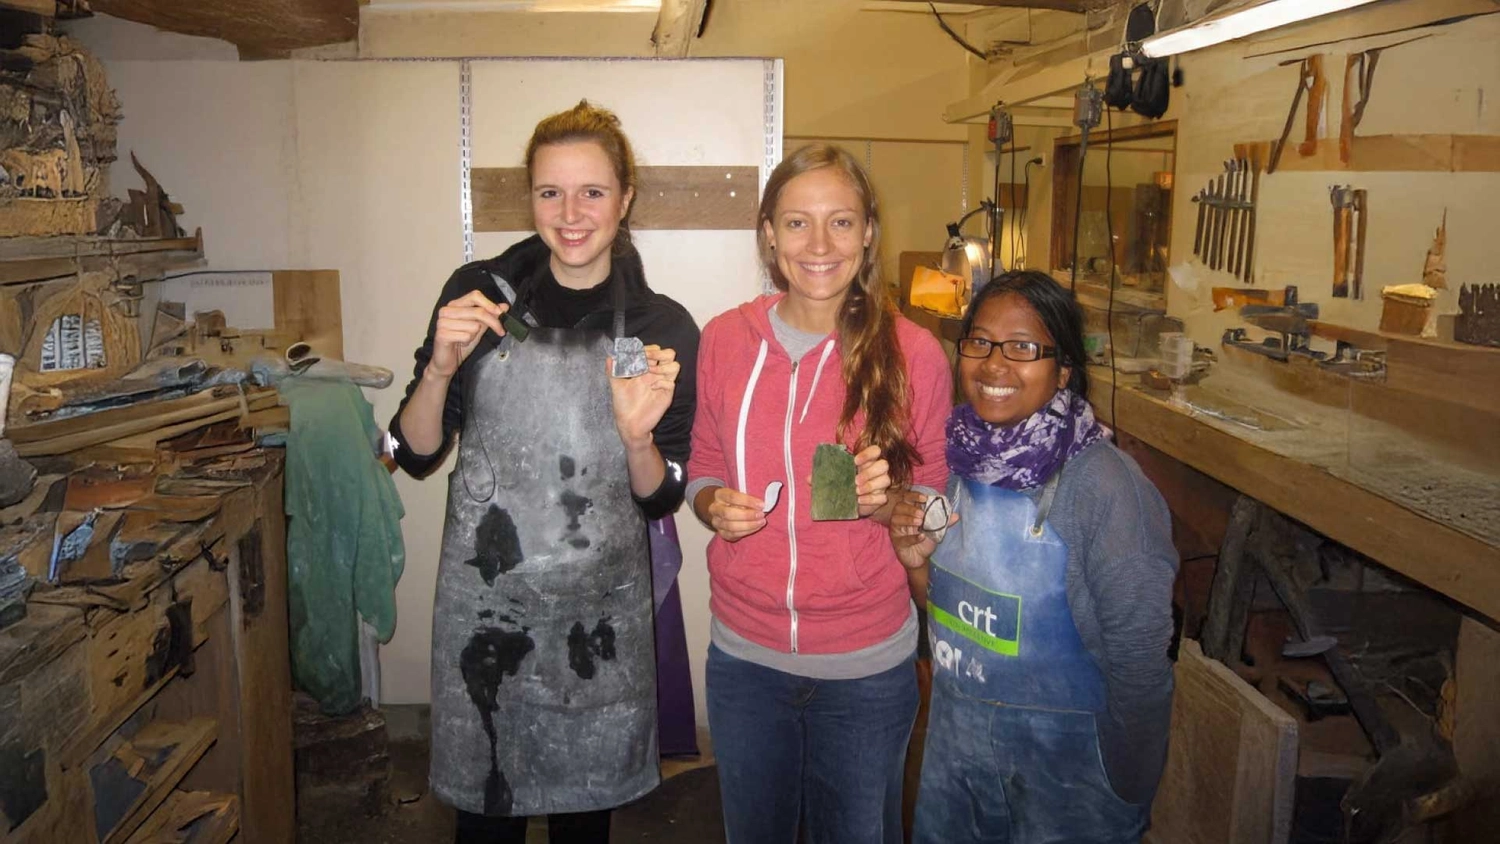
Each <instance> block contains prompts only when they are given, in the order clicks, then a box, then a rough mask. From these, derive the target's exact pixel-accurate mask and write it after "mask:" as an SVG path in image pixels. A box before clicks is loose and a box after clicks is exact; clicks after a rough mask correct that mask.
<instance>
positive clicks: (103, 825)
mask: <svg viewBox="0 0 1500 844" xmlns="http://www.w3.org/2000/svg"><path fill="white" fill-rule="evenodd" d="M217 735H218V724H217V722H215V721H214V719H212V718H194V719H192V720H191V721H188V722H186V723H181V724H177V723H171V722H162V721H153V722H151V723H150V724H147V725H146V726H144V727H142V728H141V729H140V730H139V731H138V732H136V733H135V734H134V735H131V736H129V737H128V738H124V737H122V738H119V739H111V740H110V741H109V742H106V743H105V744H104V746H103V747H101V748H100V751H99V753H98V754H96V756H95V757H94V760H93V763H92V764H90V765H89V784H90V787H91V789H92V791H93V798H94V801H93V802H94V805H95V806H96V807H97V808H96V809H95V811H94V833H95V834H96V835H97V836H98V838H99V841H100V844H120V842H123V841H125V840H126V838H127V836H130V834H131V833H132V832H135V831H136V829H137V828H138V827H140V826H141V825H142V824H143V823H145V821H146V819H147V818H148V817H150V816H151V815H152V814H153V813H154V812H155V811H156V809H157V807H158V806H161V805H162V803H163V802H164V801H165V800H166V799H167V798H168V797H169V796H170V795H171V794H172V790H173V789H174V788H175V787H176V786H177V784H178V783H179V782H181V781H182V778H183V777H185V776H187V773H188V771H189V770H191V769H192V767H193V765H195V764H197V762H198V760H199V759H201V758H202V757H203V754H204V753H206V752H207V751H208V747H209V745H211V744H213V743H214V740H215V738H216V737H217ZM132 795H133V796H132Z"/></svg>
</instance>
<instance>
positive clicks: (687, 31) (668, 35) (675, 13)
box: [651, 0, 708, 59]
mask: <svg viewBox="0 0 1500 844" xmlns="http://www.w3.org/2000/svg"><path fill="white" fill-rule="evenodd" d="M707 10H708V0H662V3H661V12H660V13H659V14H658V16H657V18H656V30H655V31H654V32H652V33H651V42H652V43H653V44H655V45H656V55H657V57H658V58H664V59H683V58H687V54H688V49H689V48H690V47H691V46H692V44H693V39H694V38H696V37H698V30H700V29H701V28H702V27H703V14H704V12H706V11H707Z"/></svg>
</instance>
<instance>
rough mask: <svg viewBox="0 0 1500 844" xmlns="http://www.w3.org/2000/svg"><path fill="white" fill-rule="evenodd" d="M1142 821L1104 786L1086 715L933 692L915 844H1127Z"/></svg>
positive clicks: (1095, 735) (1140, 813)
mask: <svg viewBox="0 0 1500 844" xmlns="http://www.w3.org/2000/svg"><path fill="white" fill-rule="evenodd" d="M1149 812H1150V806H1140V805H1137V804H1134V803H1127V802H1125V801H1124V800H1121V799H1120V798H1119V797H1118V796H1116V795H1115V792H1114V789H1113V788H1111V787H1110V784H1109V776H1108V774H1107V773H1106V772H1105V770H1104V758H1103V756H1101V755H1100V752H1099V731H1098V725H1097V723H1096V722H1095V720H1094V716H1093V715H1092V714H1091V713H1088V712H1072V711H1064V710H1055V709H1032V708H1028V707H1024V706H1007V705H1004V704H996V703H988V702H985V701H980V700H975V699H974V698H970V697H967V696H965V695H963V694H961V693H959V692H957V691H955V690H954V689H953V686H952V683H951V681H948V682H945V680H944V678H942V677H939V678H938V680H937V681H935V682H934V683H933V688H932V709H931V714H930V715H929V717H928V722H927V743H926V746H925V749H924V750H923V755H922V785H921V788H920V790H919V791H918V794H917V812H916V820H915V822H914V823H913V828H912V841H913V844H949V842H959V841H963V842H974V844H1082V842H1088V844H1127V842H1129V844H1134V842H1138V841H1140V840H1141V835H1142V833H1144V832H1145V830H1146V822H1147V820H1148V817H1149Z"/></svg>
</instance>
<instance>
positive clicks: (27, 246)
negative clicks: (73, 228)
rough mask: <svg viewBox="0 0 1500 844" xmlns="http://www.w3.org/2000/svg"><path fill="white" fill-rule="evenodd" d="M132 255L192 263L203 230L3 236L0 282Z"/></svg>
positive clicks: (164, 264) (166, 263) (167, 263)
mask: <svg viewBox="0 0 1500 844" xmlns="http://www.w3.org/2000/svg"><path fill="white" fill-rule="evenodd" d="M120 258H134V259H136V260H141V261H153V262H156V263H158V264H159V265H160V268H161V269H167V268H171V267H177V266H192V265H195V264H197V263H198V262H200V261H202V260H203V230H202V229H198V230H197V231H196V232H194V233H193V235H192V236H191V237H165V238H132V239H127V240H117V239H112V238H107V237H96V236H83V237H68V236H64V237H7V238H0V284H30V283H34V282H38V281H47V280H49V279H54V278H66V277H69V276H72V275H73V274H75V273H76V272H78V269H79V264H80V263H81V262H84V261H87V260H90V259H104V260H108V259H120Z"/></svg>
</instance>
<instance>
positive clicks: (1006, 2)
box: [894, 0, 1108, 12]
mask: <svg viewBox="0 0 1500 844" xmlns="http://www.w3.org/2000/svg"><path fill="white" fill-rule="evenodd" d="M894 2H897V3H921V4H922V5H924V6H925V5H927V0H894ZM962 2H964V3H966V4H968V5H970V6H990V7H992V8H996V9H1004V8H1018V9H1047V10H1050V11H1053V12H1084V11H1087V10H1088V9H1091V8H1099V7H1100V6H1105V5H1108V2H1101V0H962Z"/></svg>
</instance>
